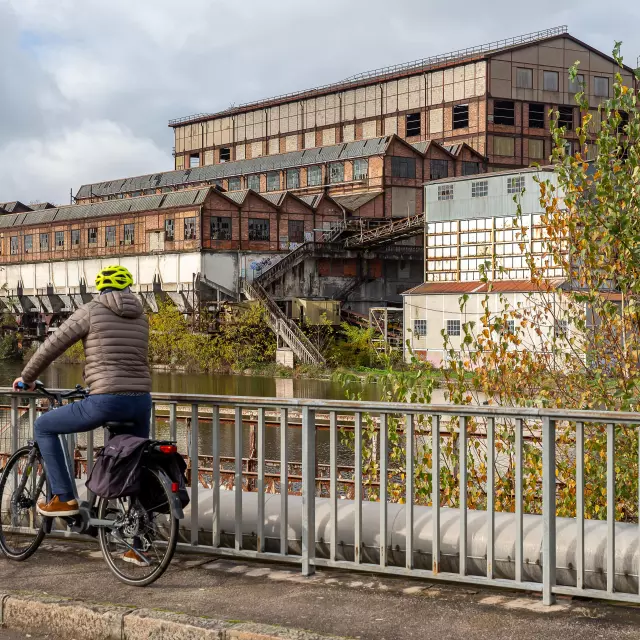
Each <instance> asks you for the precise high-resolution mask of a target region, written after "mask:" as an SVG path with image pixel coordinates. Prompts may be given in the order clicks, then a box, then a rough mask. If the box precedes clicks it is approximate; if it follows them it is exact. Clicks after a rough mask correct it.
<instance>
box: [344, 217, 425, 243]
mask: <svg viewBox="0 0 640 640" xmlns="http://www.w3.org/2000/svg"><path fill="white" fill-rule="evenodd" d="M421 233H424V213H419V214H418V215H415V216H413V217H410V218H400V219H398V220H394V221H393V222H390V223H389V224H385V225H381V226H379V227H374V228H373V229H368V230H367V231H364V230H363V231H361V232H360V233H359V234H356V235H353V236H349V237H348V238H346V240H344V247H345V248H346V249H351V248H356V247H375V246H376V245H381V244H387V243H389V242H397V241H398V240H402V239H404V238H410V237H411V236H417V235H420V234H421Z"/></svg>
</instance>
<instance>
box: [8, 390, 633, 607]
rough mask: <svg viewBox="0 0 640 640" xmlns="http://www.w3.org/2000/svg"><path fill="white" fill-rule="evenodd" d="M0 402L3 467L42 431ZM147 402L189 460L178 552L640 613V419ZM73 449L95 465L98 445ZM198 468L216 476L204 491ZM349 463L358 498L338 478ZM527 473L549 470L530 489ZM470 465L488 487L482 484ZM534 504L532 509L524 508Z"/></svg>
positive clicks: (205, 400) (28, 415) (267, 402)
mask: <svg viewBox="0 0 640 640" xmlns="http://www.w3.org/2000/svg"><path fill="white" fill-rule="evenodd" d="M0 394H2V395H4V396H5V397H6V396H8V397H10V409H7V408H5V409H4V418H5V420H4V421H2V422H0V425H2V429H3V430H4V431H5V432H6V433H5V437H4V439H2V438H0V443H1V444H2V445H3V447H2V448H0V453H5V454H7V453H9V452H10V451H14V450H15V449H16V448H17V447H18V446H19V445H21V444H23V443H24V442H25V440H26V438H27V437H29V436H30V434H31V433H32V432H33V423H34V420H35V418H36V416H37V413H38V411H39V409H38V407H37V406H36V403H35V398H33V397H31V398H30V399H26V398H25V394H22V395H19V394H15V393H12V392H11V391H10V390H8V389H0ZM25 402H26V405H24V403H25ZM153 402H154V405H153V407H154V409H153V416H152V420H151V435H152V437H171V438H172V439H177V440H178V442H179V448H180V451H181V453H182V454H183V455H184V456H185V457H186V458H188V459H189V462H190V491H191V506H190V511H189V512H188V515H187V519H186V522H184V523H183V525H184V527H183V535H184V536H185V537H184V538H183V539H184V542H183V543H181V545H180V548H181V549H183V550H190V551H194V552H198V553H204V554H212V555H228V556H238V557H245V558H246V557H249V558H257V559H269V560H277V561H280V562H290V563H296V564H299V565H300V566H301V568H302V572H303V574H304V575H311V574H312V573H313V572H314V571H315V567H318V566H327V567H340V568H345V569H349V570H352V571H353V570H356V571H365V572H372V573H389V574H396V575H404V576H412V577H417V578H428V579H430V580H445V581H452V582H460V583H470V584H477V585H486V586H500V587H507V588H511V589H521V590H527V591H533V592H539V593H541V594H542V598H543V601H544V603H545V604H551V603H552V602H553V600H554V597H555V596H556V595H557V594H564V595H571V596H585V597H589V598H600V599H610V600H620V601H626V602H633V603H636V604H637V603H640V595H639V589H640V583H639V581H638V573H639V570H638V567H639V566H640V565H639V563H638V561H639V560H640V550H639V547H640V525H639V523H638V517H637V515H638V513H637V502H638V498H637V496H638V492H637V479H638V478H637V471H636V469H637V465H638V450H637V440H633V442H635V443H636V444H635V445H634V446H635V447H636V449H635V451H636V454H635V460H631V459H630V458H628V457H627V458H626V459H625V461H624V462H622V461H621V460H618V461H617V460H616V447H617V445H618V444H619V443H620V442H621V440H620V438H621V437H622V436H623V435H624V437H627V438H637V436H638V432H637V430H638V425H640V414H632V413H621V412H619V413H612V412H599V411H564V410H554V409H535V408H529V409H528V408H522V409H520V408H517V409H516V408H495V407H489V406H449V405H419V404H404V403H376V402H366V403H365V402H350V401H333V400H301V399H281V398H251V397H227V396H201V395H179V394H162V393H157V394H153ZM23 405H24V406H23ZM7 414H8V415H7ZM276 427H277V428H276ZM567 429H570V431H571V433H572V434H573V435H572V437H571V438H569V439H568V440H566V438H565V436H566V434H567ZM592 429H598V430H599V433H601V434H604V435H606V439H607V443H606V458H603V459H602V461H601V462H602V465H603V469H604V476H603V478H602V488H601V487H599V486H589V487H587V483H586V481H585V478H586V476H587V474H588V473H590V468H588V467H586V465H585V452H586V451H587V443H588V441H589V437H590V435H589V434H590V433H591V430H592ZM625 430H627V431H625ZM7 434H8V436H9V437H8V439H7V438H6V435H7ZM557 436H558V437H557ZM79 438H84V442H85V447H86V457H87V459H88V460H92V459H93V455H94V434H92V433H91V434H87V435H86V436H84V435H81V436H79ZM97 440H98V437H97V436H96V442H97ZM347 441H348V442H347ZM345 442H347V444H345ZM399 443H400V444H402V443H404V445H403V446H404V451H403V454H402V455H401V456H398V455H397V454H398V451H399V450H398V445H399ZM478 443H481V444H482V447H480V446H478ZM507 443H511V446H512V449H513V451H512V457H511V458H509V460H508V461H506V460H505V453H504V447H505V446H506V444H507ZM247 445H249V447H247ZM225 447H226V450H225ZM247 449H249V451H248V455H245V454H246V452H247ZM482 451H485V452H486V453H485V454H483V453H482ZM203 454H205V455H206V456H207V459H208V460H210V461H211V463H210V466H209V467H208V468H207V470H206V473H205V474H204V475H206V476H207V478H206V481H204V482H201V480H202V478H203V473H201V469H200V464H201V457H202V455H203ZM568 454H570V456H569V457H570V458H571V459H573V460H575V467H576V468H575V487H576V513H575V516H574V517H571V516H569V517H559V516H557V509H558V508H559V507H560V506H561V504H560V503H559V502H557V497H558V494H559V491H560V488H559V485H558V482H559V479H558V478H557V477H556V472H557V470H558V468H559V467H558V465H557V464H556V461H557V460H558V461H559V460H560V456H563V457H564V456H566V455H568ZM230 455H231V459H232V460H233V465H234V468H233V473H232V475H231V478H232V481H231V482H230V481H229V476H230V474H229V469H228V467H227V469H226V471H224V473H225V475H226V478H227V479H226V480H225V481H224V482H222V481H221V465H222V461H223V459H224V461H225V464H227V465H228V464H229V460H230V457H229V456H230ZM76 457H78V454H76ZM293 458H297V459H298V462H299V466H298V467H297V469H299V473H297V477H296V479H295V480H294V481H293V482H292V481H290V478H289V473H290V469H291V463H292V460H293ZM346 458H350V459H351V460H352V461H353V465H352V466H351V469H352V471H351V475H350V477H349V478H348V480H349V481H350V482H351V486H352V491H351V494H350V496H351V499H349V498H345V493H344V491H343V489H344V487H343V486H342V485H343V484H344V482H345V481H346V479H347V478H345V476H344V474H342V473H340V474H339V472H338V469H339V464H340V465H344V463H345V459H346ZM247 459H248V460H247ZM531 459H533V460H538V459H541V463H540V464H539V466H538V463H537V462H536V464H535V465H534V467H533V468H534V469H536V470H537V472H536V473H535V474H532V475H533V477H530V476H531V468H530V467H527V464H528V462H527V461H530V460H531ZM451 460H454V461H457V462H456V464H455V465H453V467H452V468H450V467H449V464H450V462H451ZM475 461H477V462H478V463H479V464H480V465H483V467H484V469H485V476H486V477H484V478H480V479H478V478H476V477H475V476H474V475H473V474H474V473H475V471H474V469H475V467H474V463H475ZM267 462H268V463H269V465H270V466H271V467H274V465H275V466H279V470H278V469H276V470H274V469H273V468H270V469H268V470H267V469H266V465H267ZM320 463H322V464H323V465H324V468H325V469H327V468H328V470H329V496H328V498H327V497H321V496H320V495H319V492H318V484H317V479H318V466H319V464H320ZM507 463H508V464H507ZM621 464H624V465H626V466H629V465H631V466H632V467H633V469H634V474H633V479H634V482H635V483H636V484H635V485H634V486H635V488H636V489H635V496H636V498H635V502H636V509H635V510H634V512H633V514H631V516H630V517H627V518H626V521H619V519H617V517H616V513H617V510H616V489H617V487H616V476H617V474H622V470H621V469H620V468H619V465H621ZM425 466H427V467H428V469H427V471H428V473H427V474H426V476H425ZM505 469H510V470H511V471H512V472H513V482H514V485H513V487H514V488H513V494H512V496H511V502H510V503H509V504H510V506H509V508H504V506H502V507H501V506H499V505H500V504H503V503H501V502H500V497H501V495H502V494H503V493H504V485H503V484H501V482H500V478H501V477H504V476H501V473H506V472H505V471H504V470H505ZM202 471H205V470H202ZM249 472H250V473H251V474H252V476H251V479H250V478H248V475H247V474H248V473H249ZM525 472H526V475H525ZM274 476H275V479H274ZM267 477H269V480H267ZM278 478H279V482H277V479H278ZM425 478H427V479H428V478H432V479H433V480H436V479H437V481H434V482H431V483H429V482H425ZM444 478H448V479H449V480H453V482H454V485H455V486H452V485H451V483H450V482H445V481H444ZM267 482H268V483H269V484H268V488H269V492H267ZM474 482H476V484H474ZM477 483H479V484H477ZM525 487H526V489H527V491H526V492H525ZM456 488H457V489H456ZM456 490H457V492H458V493H457V498H456V499H455V500H453V501H452V495H454V496H455V495H456ZM478 490H481V495H482V499H481V500H479V499H478ZM600 490H602V491H603V492H604V493H603V495H605V494H606V514H605V515H604V517H602V519H597V517H596V514H595V513H590V514H587V513H586V512H585V508H586V506H585V505H586V496H588V495H593V492H594V491H600ZM531 492H533V493H534V494H535V496H536V500H535V501H533V502H529V501H527V500H526V499H525V493H526V494H527V497H530V496H529V493H531ZM631 500H632V501H633V497H632V498H631ZM525 511H526V513H525ZM588 516H592V517H588Z"/></svg>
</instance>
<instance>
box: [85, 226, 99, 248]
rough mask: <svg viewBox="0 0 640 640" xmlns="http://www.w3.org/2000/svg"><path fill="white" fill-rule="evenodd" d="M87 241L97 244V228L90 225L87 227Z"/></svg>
mask: <svg viewBox="0 0 640 640" xmlns="http://www.w3.org/2000/svg"><path fill="white" fill-rule="evenodd" d="M87 242H88V244H97V243H98V228H97V227H91V228H90V229H87Z"/></svg>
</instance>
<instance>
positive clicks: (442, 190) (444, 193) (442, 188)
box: [438, 184, 455, 202]
mask: <svg viewBox="0 0 640 640" xmlns="http://www.w3.org/2000/svg"><path fill="white" fill-rule="evenodd" d="M454 195H455V190H454V188H453V184H439V185H438V201H439V202H444V201H445V200H453V199H454Z"/></svg>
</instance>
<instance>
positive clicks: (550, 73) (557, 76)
mask: <svg viewBox="0 0 640 640" xmlns="http://www.w3.org/2000/svg"><path fill="white" fill-rule="evenodd" d="M547 78H549V79H551V78H553V79H555V87H556V88H555V89H548V88H547ZM552 84H553V83H552ZM542 90H543V91H550V92H552V93H558V92H559V91H560V74H559V73H558V72H557V71H550V70H548V69H545V70H543V72H542Z"/></svg>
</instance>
